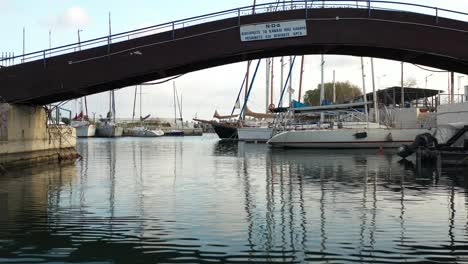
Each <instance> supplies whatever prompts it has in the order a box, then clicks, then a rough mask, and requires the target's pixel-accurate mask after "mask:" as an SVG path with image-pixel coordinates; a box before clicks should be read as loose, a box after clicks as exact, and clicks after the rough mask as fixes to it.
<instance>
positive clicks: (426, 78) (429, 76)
mask: <svg viewBox="0 0 468 264" xmlns="http://www.w3.org/2000/svg"><path fill="white" fill-rule="evenodd" d="M432 75H434V74H433V73H431V74H429V75H427V76H426V77H425V78H424V79H425V82H426V85H425V88H426V89H427V79H428V78H429V77H431V76H432Z"/></svg>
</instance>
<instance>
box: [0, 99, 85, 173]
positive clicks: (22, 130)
mask: <svg viewBox="0 0 468 264" xmlns="http://www.w3.org/2000/svg"><path fill="white" fill-rule="evenodd" d="M75 146H76V134H75V129H74V128H72V127H70V126H58V125H47V115H46V112H45V110H44V109H43V108H42V107H41V106H29V105H10V104H4V103H3V104H0V172H1V171H2V170H3V171H5V170H11V169H16V168H23V167H30V166H35V165H39V164H44V163H63V162H69V161H74V160H75V159H76V158H77V157H79V155H78V153H77V152H76V150H75Z"/></svg>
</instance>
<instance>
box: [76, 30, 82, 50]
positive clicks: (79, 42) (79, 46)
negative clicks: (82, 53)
mask: <svg viewBox="0 0 468 264" xmlns="http://www.w3.org/2000/svg"><path fill="white" fill-rule="evenodd" d="M80 32H83V30H82V29H78V31H77V33H78V50H81V37H80Z"/></svg>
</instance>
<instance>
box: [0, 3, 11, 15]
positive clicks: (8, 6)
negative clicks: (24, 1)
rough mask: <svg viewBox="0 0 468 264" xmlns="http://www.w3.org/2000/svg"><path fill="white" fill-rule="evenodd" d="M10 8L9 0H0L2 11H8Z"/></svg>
mask: <svg viewBox="0 0 468 264" xmlns="http://www.w3.org/2000/svg"><path fill="white" fill-rule="evenodd" d="M9 8H10V3H9V1H8V0H0V13H7V12H8V10H9Z"/></svg>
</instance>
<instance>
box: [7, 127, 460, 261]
mask: <svg viewBox="0 0 468 264" xmlns="http://www.w3.org/2000/svg"><path fill="white" fill-rule="evenodd" d="M77 148H78V151H79V152H80V153H81V155H82V156H83V158H82V160H79V161H77V162H76V164H73V165H69V166H62V167H56V166H49V167H41V168H34V169H30V170H25V171H21V172H15V173H8V174H6V175H2V176H1V177H0V263H12V262H16V263H45V262H47V263H49V262H53V263H211V262H223V263H246V262H258V263H266V262H288V263H293V262H297V263H300V262H308V261H314V262H317V263H400V262H408V263H428V262H433V263H463V262H464V263H466V262H468V224H467V223H468V195H467V191H466V190H467V189H466V187H467V180H466V178H465V176H464V174H463V172H460V171H458V172H457V171H456V170H453V172H451V173H450V174H449V173H441V174H440V173H437V172H436V171H434V170H432V169H431V168H426V169H423V170H416V169H415V166H414V165H413V164H411V163H409V162H406V163H403V162H399V158H397V157H396V156H395V155H393V154H391V153H379V152H378V151H376V150H367V151H362V150H353V151H323V150H322V151H317V150H279V149H269V148H268V147H267V146H265V145H260V144H242V143H232V142H221V141H218V139H217V138H216V136H214V135H207V136H203V137H186V138H169V137H164V138H140V139H136V138H119V139H98V138H95V139H89V140H79V142H78V146H77Z"/></svg>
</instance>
